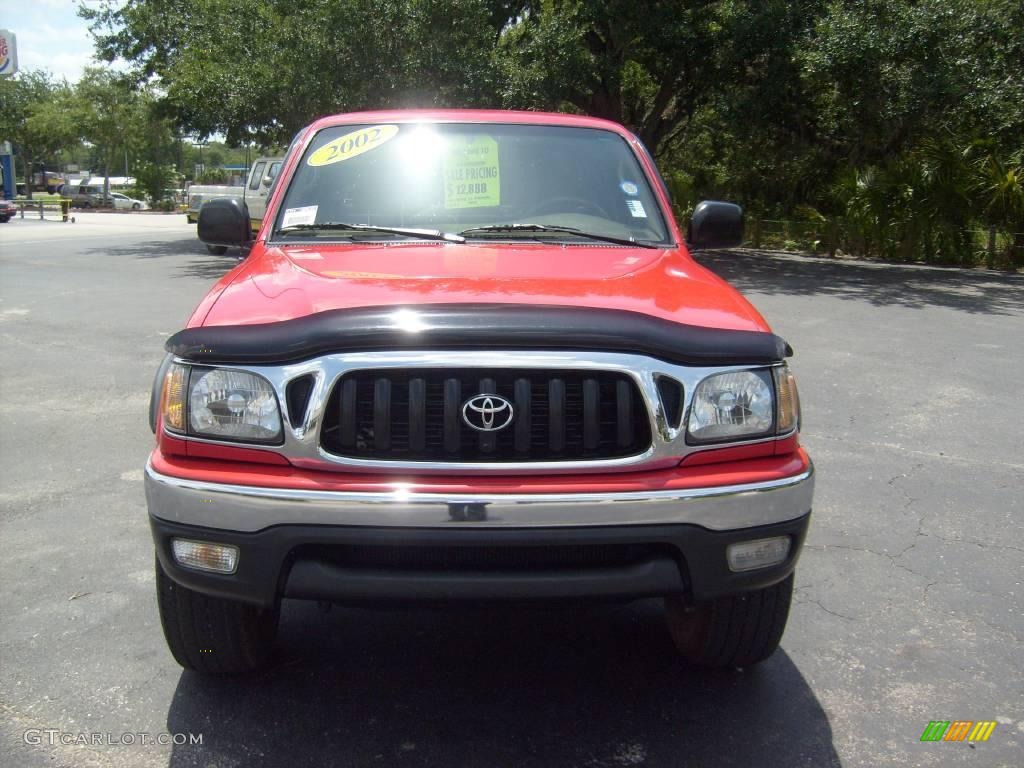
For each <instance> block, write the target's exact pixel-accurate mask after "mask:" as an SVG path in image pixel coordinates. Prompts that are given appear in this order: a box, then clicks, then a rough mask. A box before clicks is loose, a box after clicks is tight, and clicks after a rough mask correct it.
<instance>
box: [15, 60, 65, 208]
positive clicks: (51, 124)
mask: <svg viewBox="0 0 1024 768" xmlns="http://www.w3.org/2000/svg"><path fill="white" fill-rule="evenodd" d="M71 105H72V93H71V89H70V88H69V87H68V85H67V83H66V82H64V81H61V82H55V81H54V80H53V79H52V78H51V77H50V75H49V74H48V73H46V72H43V71H39V70H35V71H26V72H22V73H21V74H19V75H18V76H17V77H15V78H5V79H3V80H0V136H2V137H4V139H5V140H8V141H10V142H12V143H13V144H14V145H15V147H16V148H17V152H18V155H19V156H20V157H21V161H22V165H23V167H24V172H25V193H26V195H27V196H28V197H29V198H30V199H31V197H32V191H33V186H34V185H33V179H34V170H35V167H36V163H37V162H38V161H43V162H44V163H45V162H46V161H47V160H51V159H52V158H53V157H55V156H56V155H57V153H58V152H60V151H61V150H62V149H64V148H65V147H67V146H69V145H71V144H72V143H73V142H74V141H75V139H76V137H77V134H78V130H77V126H76V125H75V123H74V120H73V117H72V110H71ZM44 168H45V165H44ZM43 175H44V178H43V185H44V187H45V185H46V179H45V176H46V174H45V171H44V174H43Z"/></svg>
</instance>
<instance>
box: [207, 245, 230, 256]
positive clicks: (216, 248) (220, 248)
mask: <svg viewBox="0 0 1024 768" xmlns="http://www.w3.org/2000/svg"><path fill="white" fill-rule="evenodd" d="M206 250H208V251H209V252H210V253H212V254H213V255H214V256H223V255H224V254H225V253H227V252H228V247H227V246H226V245H208V246H206Z"/></svg>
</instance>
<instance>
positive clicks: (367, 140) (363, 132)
mask: <svg viewBox="0 0 1024 768" xmlns="http://www.w3.org/2000/svg"><path fill="white" fill-rule="evenodd" d="M397 134H398V126H397V125H371V126H370V127H369V128H360V129H359V130H358V131H352V133H346V134H345V135H344V136H339V137H338V138H336V139H335V140H334V141H330V142H328V143H327V144H324V145H323V146H322V147H320V149H318V150H317V151H316V152H314V153H313V154H312V155H310V156H309V160H307V161H306V165H331V164H332V163H340V162H342V161H343V160H350V159H352V158H353V157H355V156H356V155H361V154H363V152H369V151H370V150H371V149H376V148H377V147H379V146H380V145H381V144H383V143H384V142H386V141H389V140H391V139H393V138H394V137H395V136H396V135H397Z"/></svg>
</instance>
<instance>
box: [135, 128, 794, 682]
mask: <svg viewBox="0 0 1024 768" xmlns="http://www.w3.org/2000/svg"><path fill="white" fill-rule="evenodd" d="M278 182H279V183H278V184H276V185H275V187H274V190H273V191H272V193H271V196H270V201H269V205H268V209H267V215H266V217H265V218H264V220H263V223H262V226H261V227H260V229H259V232H258V233H257V234H256V235H255V237H253V235H252V232H251V229H250V222H249V220H248V216H247V214H246V212H245V209H244V207H243V206H242V205H241V204H239V202H238V201H237V200H230V199H225V200H214V201H212V202H210V203H207V204H206V205H204V206H203V208H202V211H201V213H200V216H199V236H200V238H201V239H202V240H203V241H204V242H206V243H208V244H210V245H216V246H238V247H241V248H243V249H244V250H246V251H247V252H248V255H247V258H245V259H244V260H243V261H241V262H240V263H239V264H238V266H236V267H235V268H234V269H232V270H231V271H230V272H229V273H228V274H226V275H225V276H224V277H223V278H222V279H221V280H220V281H219V282H218V283H217V284H216V285H215V286H214V287H213V289H212V290H211V291H210V292H209V294H208V295H207V296H206V297H205V298H204V299H203V300H202V302H200V304H199V306H198V308H197V309H196V310H195V312H194V313H193V314H192V316H191V318H190V319H189V321H188V325H187V327H186V328H185V329H184V330H182V331H180V332H178V333H176V334H175V335H174V336H172V337H171V338H170V339H169V340H168V342H167V346H166V350H167V356H166V358H165V360H164V363H163V364H162V366H161V367H160V370H159V371H158V373H157V376H156V380H155V382H154V386H153V399H152V406H151V408H150V420H151V425H152V427H153V429H154V431H155V433H156V446H155V448H154V449H153V452H152V454H151V455H150V457H149V461H148V463H147V466H146V498H147V502H148V507H149V520H150V523H151V527H152V532H153V539H154V542H155V545H156V555H157V565H156V569H157V593H158V603H159V610H160V617H161V620H162V624H163V628H164V632H165V635H166V639H167V642H168V645H169V646H170V649H171V651H172V653H173V654H174V657H175V658H176V659H177V660H178V662H179V663H181V664H182V665H183V666H185V667H187V668H190V669H195V670H198V671H200V672H204V673H208V674H224V673H237V672H244V671H246V670H250V669H253V668H255V667H258V666H260V665H262V664H264V663H266V661H267V660H268V658H269V656H270V653H271V649H272V646H273V642H274V636H275V632H276V628H277V622H278V616H279V610H280V605H281V601H282V600H283V599H285V598H294V599H305V600H314V601H318V602H320V603H324V604H327V605H330V604H335V603H336V604H362V605H381V604H383V603H385V602H386V601H403V602H409V601H428V602H429V601H432V602H440V603H446V604H451V603H466V602H473V601H477V602H478V601H522V600H541V599H550V600H576V599H593V600H632V599H637V598H646V597H662V598H664V600H665V604H666V615H667V618H668V627H669V631H670V633H671V635H672V637H673V639H674V641H675V644H676V646H677V647H678V649H679V651H680V653H682V654H683V655H684V656H685V657H686V658H687V659H689V660H691V661H692V662H694V663H698V664H705V665H712V666H742V665H747V664H753V663H756V662H759V661H761V660H763V659H765V658H767V657H768V656H769V655H770V654H771V653H772V652H773V651H774V650H775V648H776V647H777V646H778V644H779V640H780V638H781V636H782V633H783V629H784V627H785V624H786V620H787V617H788V613H789V606H790V599H791V596H792V591H793V570H794V567H795V565H796V561H797V558H798V556H799V554H800V549H801V546H802V542H803V540H804V536H805V533H806V531H807V526H808V522H809V518H810V511H811V498H812V493H813V482H814V477H813V468H812V465H811V461H810V459H809V458H808V455H807V453H806V452H805V451H804V449H803V448H802V447H801V445H800V441H799V429H800V410H799V403H798V398H797V390H796V385H795V382H794V379H793V375H792V373H791V372H790V370H789V368H788V367H787V365H786V358H787V357H789V356H790V355H791V354H792V350H791V349H790V348H789V346H788V345H787V344H786V342H785V341H783V340H782V339H780V338H779V337H778V336H776V335H774V334H773V333H772V332H771V330H770V329H769V327H768V325H767V323H765V321H764V319H763V318H762V317H761V316H760V315H759V314H758V312H757V311H756V310H755V309H754V308H753V307H752V306H751V305H750V304H749V303H748V302H747V301H746V300H745V299H744V298H743V297H742V296H740V295H739V294H738V293H737V292H736V291H735V290H733V289H732V288H731V287H730V286H729V285H727V284H726V283H725V282H723V281H722V280H721V279H719V278H718V277H716V276H715V275H713V274H712V273H710V272H708V271H707V270H706V269H704V268H702V267H701V266H699V265H698V264H697V263H696V262H694V261H693V259H692V258H691V257H690V254H689V250H693V249H700V248H716V247H718V248H721V247H730V246H734V245H737V244H738V243H739V242H740V240H741V236H742V228H743V218H742V211H741V209H740V208H739V207H738V206H735V205H732V204H730V203H724V202H705V203H701V204H700V205H699V206H698V207H697V208H696V210H695V211H694V213H693V216H692V218H691V221H690V224H689V229H688V232H687V236H686V237H685V238H684V236H683V234H682V233H681V232H680V230H679V228H678V226H677V224H676V222H675V220H674V218H673V215H672V209H671V206H670V200H669V193H668V190H667V189H666V186H665V184H664V182H663V181H662V179H661V177H660V175H659V173H658V170H657V168H656V167H655V165H654V162H653V160H652V159H651V156H650V154H649V153H648V152H647V150H646V149H645V148H644V146H643V144H642V143H641V142H640V141H639V140H638V139H637V137H636V136H634V135H633V134H632V133H631V132H630V131H628V130H626V129H625V128H623V127H622V126H620V125H617V124H614V123H611V122H607V121H605V120H598V119H593V118H589V117H579V116H571V115H560V114H541V113H533V112H531V113H517V112H499V111H468V110H458V111H390V112H370V113H360V114H346V115H337V116H334V117H327V118H323V119H321V120H318V121H316V122H315V123H313V124H312V125H310V126H309V127H308V128H306V129H304V130H303V131H302V132H300V133H299V134H298V135H297V136H296V137H295V140H294V141H293V143H292V145H291V147H290V149H289V151H288V153H287V157H286V159H285V161H284V165H283V167H282V170H281V175H280V177H279V179H278Z"/></svg>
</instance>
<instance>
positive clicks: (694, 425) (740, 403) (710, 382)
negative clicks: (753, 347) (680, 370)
mask: <svg viewBox="0 0 1024 768" xmlns="http://www.w3.org/2000/svg"><path fill="white" fill-rule="evenodd" d="M774 431H775V403H774V400H773V398H772V382H771V374H770V373H769V372H768V371H730V372H728V373H718V374H715V375H714V376H709V377H708V378H706V379H704V381H702V382H701V383H700V384H698V385H697V389H696V390H695V391H694V393H693V402H692V403H691V405H690V420H689V424H688V426H687V433H688V435H689V437H690V442H693V443H711V442H723V441H728V440H740V439H748V440H749V439H753V438H757V437H767V436H769V435H772V434H773V433H774Z"/></svg>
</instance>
